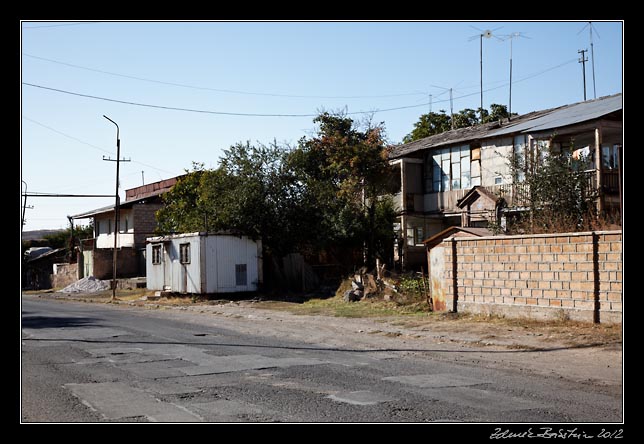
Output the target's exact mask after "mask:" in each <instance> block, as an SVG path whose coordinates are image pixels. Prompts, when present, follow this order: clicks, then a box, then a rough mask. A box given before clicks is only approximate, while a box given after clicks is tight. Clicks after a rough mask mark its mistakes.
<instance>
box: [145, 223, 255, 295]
mask: <svg viewBox="0 0 644 444" xmlns="http://www.w3.org/2000/svg"><path fill="white" fill-rule="evenodd" d="M261 251H262V246H261V241H254V240H252V239H250V238H248V237H247V236H241V235H233V234H221V233H217V234H213V233H204V232H200V233H183V234H176V235H169V236H158V237H150V238H148V239H147V245H146V274H147V288H148V289H149V290H169V291H172V292H176V293H194V294H210V293H234V292H245V291H257V289H258V286H259V284H260V283H261V281H262V278H263V276H262V267H261Z"/></svg>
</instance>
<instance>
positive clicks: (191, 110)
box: [22, 59, 577, 117]
mask: <svg viewBox="0 0 644 444" xmlns="http://www.w3.org/2000/svg"><path fill="white" fill-rule="evenodd" d="M576 61H577V59H571V60H568V61H566V62H563V63H560V64H559V65H556V66H553V67H551V68H547V69H544V70H542V71H539V72H537V73H535V74H533V75H530V76H527V77H524V78H522V79H519V80H516V81H515V83H519V82H522V81H525V80H528V79H531V78H534V77H537V76H539V75H542V74H545V73H546V72H549V71H552V70H554V69H557V68H560V67H562V66H565V65H568V64H570V63H572V62H576ZM22 84H23V85H26V86H31V87H34V88H40V89H44V90H48V91H54V92H58V93H61V94H68V95H72V96H78V97H85V98H88V99H95V100H103V101H106V102H114V103H122V104H124V105H132V106H141V107H146V108H156V109H165V110H171V111H183V112H192V113H200V114H215V115H225V116H238V117H317V114H269V113H238V112H229V111H212V110H200V109H193V108H179V107H173V106H165V105H153V104H148V103H140V102H132V101H128V100H119V99H112V98H108V97H100V96H94V95H91V94H82V93H78V92H73V91H67V90H63V89H58V88H51V87H48V86H43V85H36V84H33V83H28V82H22ZM507 85H509V83H506V84H503V85H500V86H497V87H494V88H488V89H485V90H483V92H489V91H494V90H497V89H500V88H504V87H505V86H507ZM477 94H479V92H473V93H470V94H464V95H461V96H458V97H453V98H452V101H454V100H458V99H463V98H466V97H471V96H474V95H477ZM449 101H450V99H443V100H437V101H435V102H433V103H443V102H449ZM428 105H429V102H424V103H421V104H417V105H405V106H398V107H393V108H383V109H379V108H376V109H373V110H370V111H352V112H346V113H344V114H345V115H357V114H373V113H381V112H388V111H399V110H403V109H412V108H420V107H425V106H428Z"/></svg>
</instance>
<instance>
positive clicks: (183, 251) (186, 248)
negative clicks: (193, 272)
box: [179, 244, 190, 264]
mask: <svg viewBox="0 0 644 444" xmlns="http://www.w3.org/2000/svg"><path fill="white" fill-rule="evenodd" d="M179 262H181V263H182V264H189V263H190V244H179Z"/></svg>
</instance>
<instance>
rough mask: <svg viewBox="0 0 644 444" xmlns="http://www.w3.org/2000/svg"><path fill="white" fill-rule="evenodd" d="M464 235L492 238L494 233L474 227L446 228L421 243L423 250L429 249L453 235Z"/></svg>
mask: <svg viewBox="0 0 644 444" xmlns="http://www.w3.org/2000/svg"><path fill="white" fill-rule="evenodd" d="M457 233H465V234H468V235H471V236H473V237H483V236H494V233H493V232H492V231H490V230H488V229H487V228H476V227H456V226H454V227H448V228H446V229H444V230H443V231H441V232H440V233H437V234H435V235H433V236H431V237H429V238H427V239H425V240H424V241H423V244H425V248H427V249H430V248H433V247H435V246H436V245H438V244H440V243H441V242H442V241H443V239H447V238H448V237H450V236H451V235H453V234H457Z"/></svg>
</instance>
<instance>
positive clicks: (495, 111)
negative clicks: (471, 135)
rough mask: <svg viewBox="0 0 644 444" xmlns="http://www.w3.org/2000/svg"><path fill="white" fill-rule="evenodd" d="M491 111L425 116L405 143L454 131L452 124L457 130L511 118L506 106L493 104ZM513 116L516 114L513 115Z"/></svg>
mask: <svg viewBox="0 0 644 444" xmlns="http://www.w3.org/2000/svg"><path fill="white" fill-rule="evenodd" d="M490 110H491V111H488V110H486V109H483V110H482V111H481V109H480V108H479V110H478V111H475V110H473V109H470V108H465V109H463V110H461V111H459V112H458V113H456V114H454V117H453V118H452V117H451V116H449V115H447V114H445V111H444V110H440V111H439V112H438V113H428V114H423V115H421V116H420V118H419V119H418V122H416V123H414V129H413V130H412V132H411V133H409V134H407V135H406V136H405V137H404V138H403V143H409V142H413V141H414V140H418V139H422V138H425V137H429V136H433V135H435V134H440V133H442V132H445V131H448V130H450V129H452V122H453V123H454V129H457V128H466V127H469V126H474V125H477V124H479V123H487V122H494V121H497V120H500V119H504V118H508V117H509V114H508V108H507V107H506V106H505V105H499V104H497V103H493V104H491V105H490ZM479 115H482V116H483V119H482V120H481V119H479V117H478V116H479ZM513 115H516V114H515V113H513Z"/></svg>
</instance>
